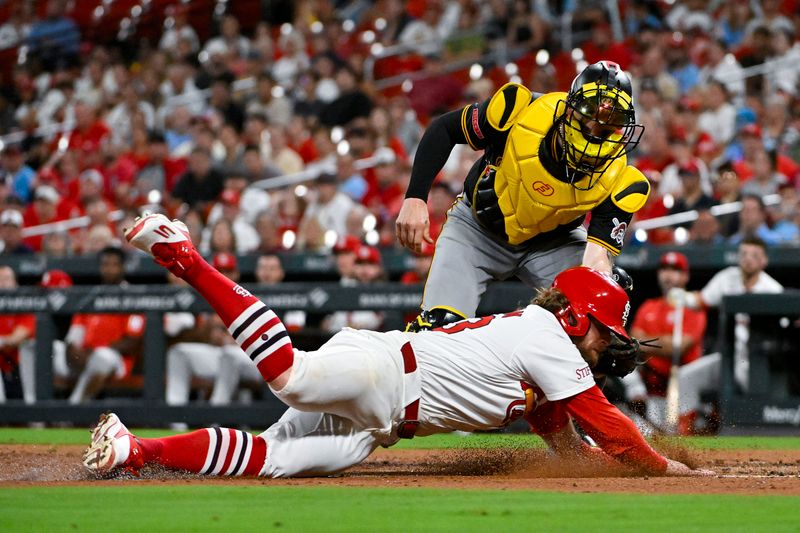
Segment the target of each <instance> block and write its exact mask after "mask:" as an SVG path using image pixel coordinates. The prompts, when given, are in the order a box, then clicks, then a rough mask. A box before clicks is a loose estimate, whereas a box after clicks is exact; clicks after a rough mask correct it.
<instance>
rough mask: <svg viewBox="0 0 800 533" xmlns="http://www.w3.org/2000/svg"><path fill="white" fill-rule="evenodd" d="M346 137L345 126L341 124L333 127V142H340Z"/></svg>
mask: <svg viewBox="0 0 800 533" xmlns="http://www.w3.org/2000/svg"><path fill="white" fill-rule="evenodd" d="M342 139H344V128H343V127H341V126H334V127H333V128H331V142H332V143H333V144H338V143H340V142H342Z"/></svg>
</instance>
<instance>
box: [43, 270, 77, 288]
mask: <svg viewBox="0 0 800 533" xmlns="http://www.w3.org/2000/svg"><path fill="white" fill-rule="evenodd" d="M39 285H40V286H42V287H47V288H48V289H63V288H65V287H72V278H71V277H70V275H69V274H67V273H66V272H64V271H63V270H48V271H47V272H45V273H44V274H42V281H41V282H40V283H39Z"/></svg>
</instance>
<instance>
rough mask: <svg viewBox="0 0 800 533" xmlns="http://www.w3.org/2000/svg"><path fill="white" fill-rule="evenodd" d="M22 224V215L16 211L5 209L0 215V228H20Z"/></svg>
mask: <svg viewBox="0 0 800 533" xmlns="http://www.w3.org/2000/svg"><path fill="white" fill-rule="evenodd" d="M22 224H23V220H22V213H20V212H19V211H17V210H16V209H6V210H5V211H3V213H2V214H0V226H16V227H18V228H21V227H22Z"/></svg>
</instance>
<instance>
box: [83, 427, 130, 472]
mask: <svg viewBox="0 0 800 533" xmlns="http://www.w3.org/2000/svg"><path fill="white" fill-rule="evenodd" d="M143 465H144V456H143V454H142V449H141V447H140V446H139V443H138V442H137V440H136V437H134V436H133V434H131V432H130V431H128V428H126V427H125V424H123V423H122V421H121V420H120V419H119V417H118V416H117V415H115V414H114V413H105V414H103V415H101V416H100V420H98V422H97V425H96V426H95V428H94V429H93V430H92V442H91V443H90V444H89V447H88V448H87V449H86V451H85V452H84V453H83V466H85V467H86V469H87V470H89V471H90V472H92V473H94V474H98V475H103V474H108V473H110V472H112V471H114V470H119V469H123V470H127V471H129V472H131V473H133V474H135V475H138V472H139V469H140V468H141V467H142V466H143Z"/></svg>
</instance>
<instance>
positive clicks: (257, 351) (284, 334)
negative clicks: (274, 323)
mask: <svg viewBox="0 0 800 533" xmlns="http://www.w3.org/2000/svg"><path fill="white" fill-rule="evenodd" d="M288 335H289V332H288V331H286V330H285V329H284V330H283V331H279V332H278V333H276V334H275V335H273V336H272V337H270V338H269V339H268V340H267V341H266V342H264V343H263V344H262V345H261V346H259V347H258V348H256V349H255V350H253V353H251V354H250V359H252V360H253V361H255V360H256V357H258V356H259V355H260V354H261V352H263V351H264V350H266V349H267V348H269V347H270V346H272V345H273V344H275V343H276V342H278V341H279V340H281V339H282V338H284V337H287V336H288Z"/></svg>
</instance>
